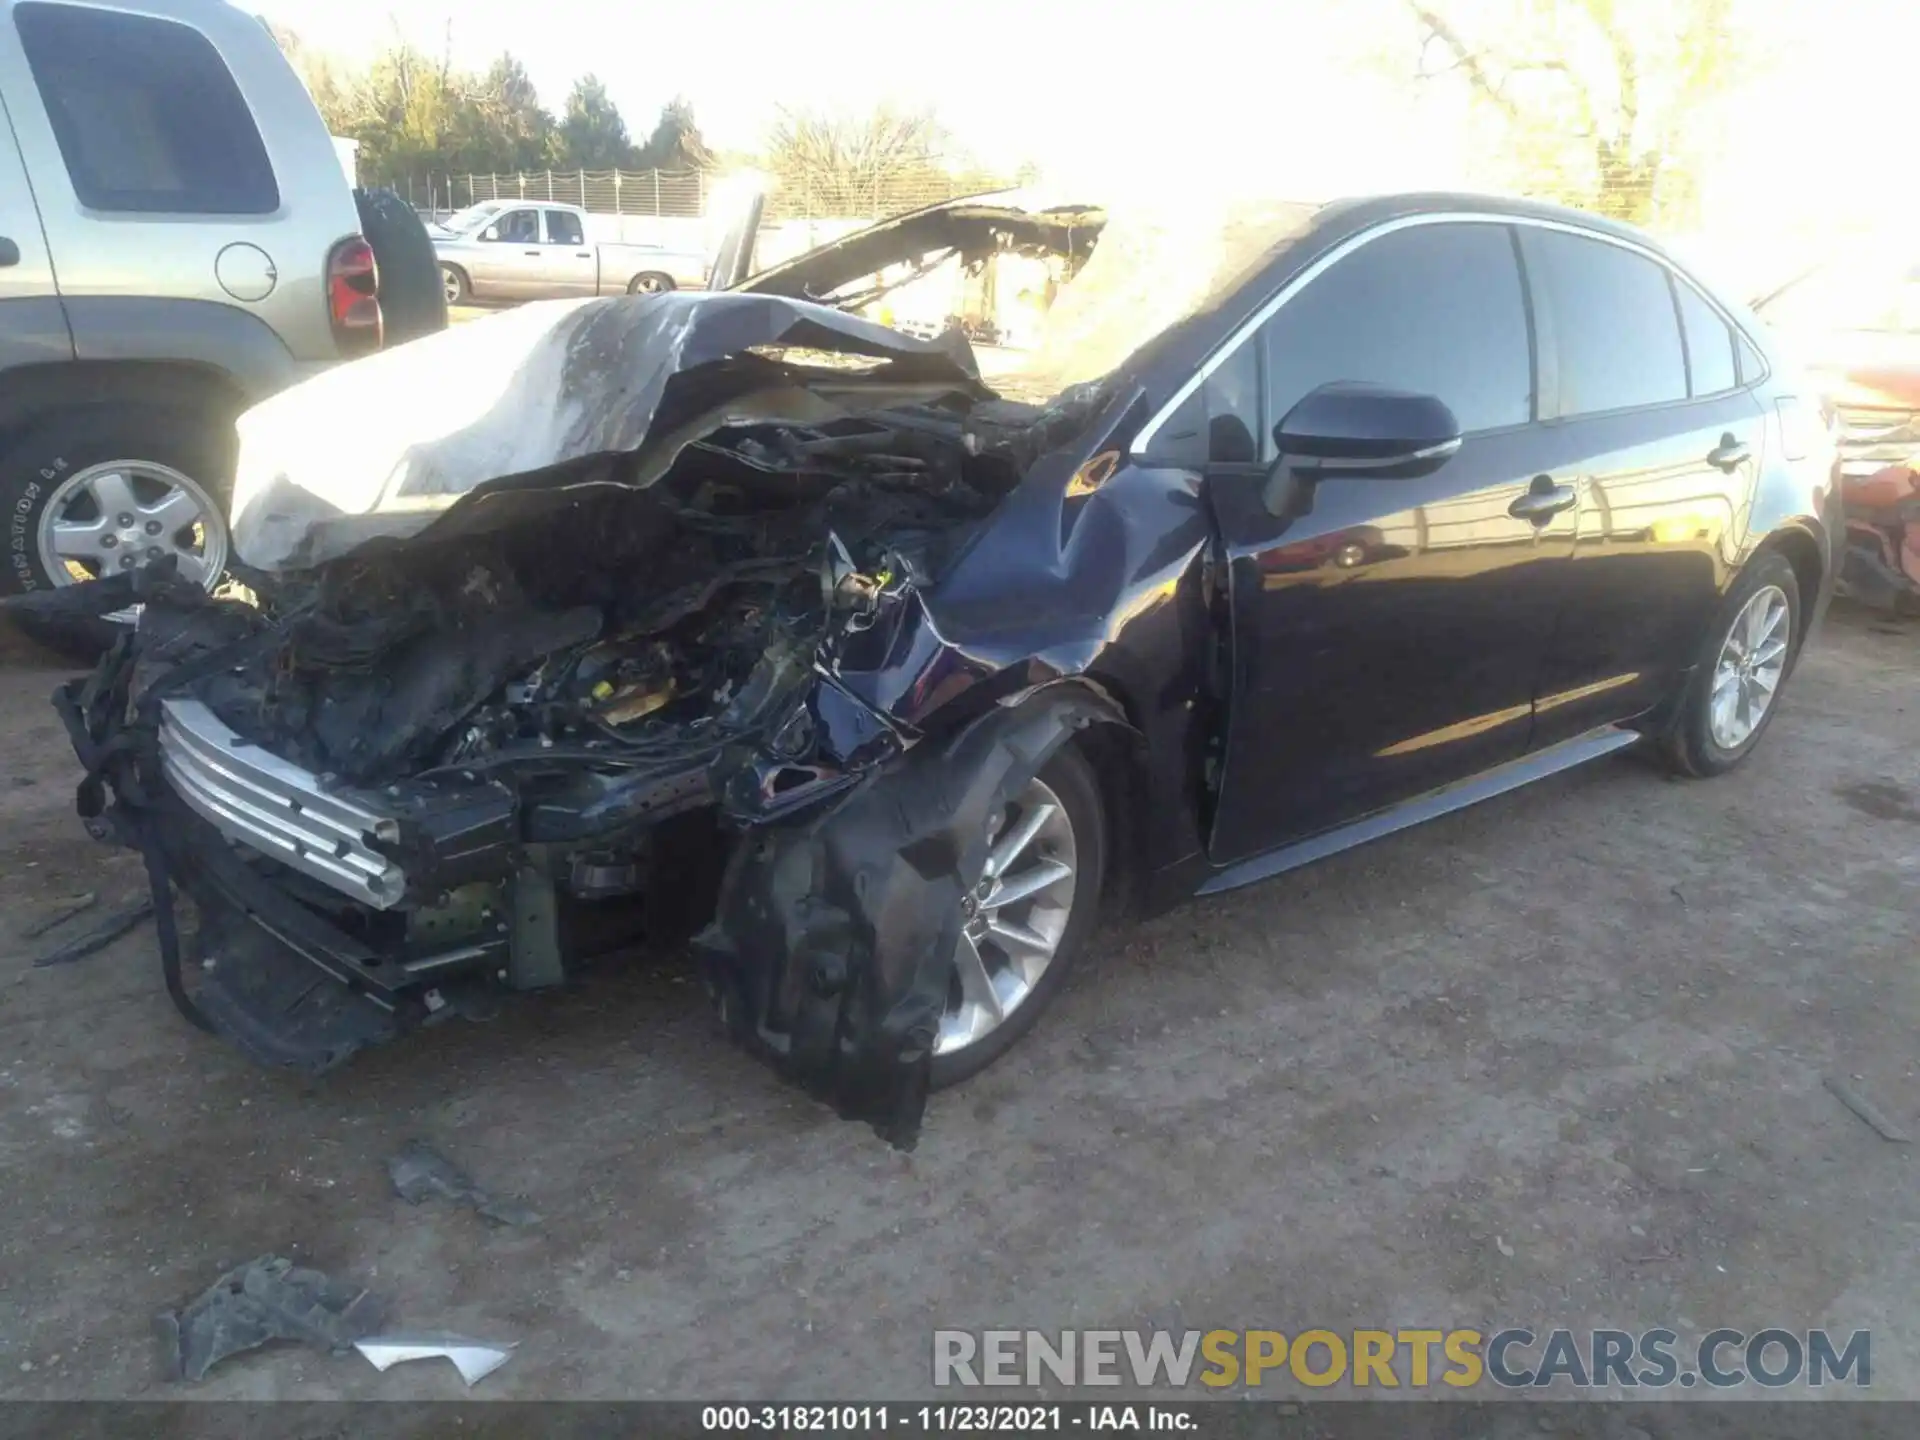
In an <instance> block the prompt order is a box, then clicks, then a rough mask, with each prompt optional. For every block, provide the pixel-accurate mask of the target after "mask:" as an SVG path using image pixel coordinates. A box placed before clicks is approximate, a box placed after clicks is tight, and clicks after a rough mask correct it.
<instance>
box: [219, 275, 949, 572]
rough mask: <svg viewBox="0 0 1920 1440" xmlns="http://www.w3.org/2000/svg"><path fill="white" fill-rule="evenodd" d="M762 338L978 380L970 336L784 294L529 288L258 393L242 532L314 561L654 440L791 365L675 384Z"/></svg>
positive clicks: (945, 377)
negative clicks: (509, 301) (906, 330)
mask: <svg viewBox="0 0 1920 1440" xmlns="http://www.w3.org/2000/svg"><path fill="white" fill-rule="evenodd" d="M756 347H797V348H802V349H807V350H816V351H823V352H827V353H830V354H836V355H844V356H862V357H868V358H870V359H874V360H880V361H886V362H890V363H889V364H888V365H887V366H886V367H885V370H884V374H885V377H886V378H888V379H890V380H895V381H898V382H901V383H910V382H929V381H931V382H939V383H942V384H947V385H951V386H954V387H958V388H961V389H968V388H974V387H977V382H978V373H979V372H978V369H977V367H976V366H975V365H974V362H973V357H972V355H971V353H970V352H969V351H968V350H967V348H966V343H965V341H964V340H963V339H959V338H958V337H952V338H949V339H945V340H942V341H938V342H931V341H925V340H916V339H914V338H913V337H911V336H908V335H903V334H901V333H900V332H899V331H897V330H890V329H888V328H887V327H885V326H883V325H877V324H875V323H873V322H872V321H869V320H862V319H860V318H858V317H856V316H853V315H848V314H846V313H844V312H842V311H839V310H834V309H831V308H829V307H827V306H823V305H815V304H810V303H808V302H806V301H802V300H793V299H788V298H785V297H781V296H774V295H736V294H719V295H715V294H702V293H677V292H676V293H673V294H668V295H657V296H649V297H647V298H645V299H635V298H631V297H615V298H610V299H600V300H581V301H548V302H544V303H541V304H535V305H527V306H523V307H521V308H519V309H517V310H512V311H505V312H502V313H500V314H496V315H491V316H488V317H486V318H485V319H482V320H478V321H475V322H473V323H471V324H468V325H462V326H460V327H458V328H457V329H455V330H448V331H444V332H442V333H441V334H439V335H431V336H427V337H425V338H424V339H421V340H417V341H415V342H413V343H412V344H409V345H403V346H400V347H398V348H396V349H393V350H387V351H382V352H381V353H380V354H378V355H373V356H369V357H368V358H366V359H365V360H362V361H360V362H358V363H356V364H353V365H346V366H341V367H339V368H338V369H335V370H331V371H328V372H326V373H324V374H322V375H320V376H317V377H315V378H314V379H312V380H309V381H307V382H306V383H304V384H302V385H298V386H296V387H294V388H293V389H291V390H288V391H285V392H283V393H282V394H280V395H277V396H275V397H273V398H272V399H270V400H268V401H266V402H264V403H263V404H260V405H257V406H255V407H254V408H253V409H251V410H249V411H248V412H247V413H246V414H245V415H243V416H242V417H241V418H240V421H239V427H238V428H239V434H240V459H239V466H238V471H237V473H236V475H235V479H234V492H233V504H232V525H233V537H234V544H235V548H236V550H237V551H238V553H239V555H240V557H241V559H242V560H244V561H245V562H246V564H247V565H249V566H251V567H252V568H253V569H255V570H258V571H264V572H275V571H283V570H292V569H301V568H306V567H310V566H314V565H318V564H321V563H323V562H325V561H328V560H332V559H335V558H338V557H339V556H341V555H344V554H347V553H349V552H351V551H352V550H355V549H357V548H359V547H360V546H362V545H365V544H367V543H368V542H370V541H372V540H375V539H389V540H391V539H399V538H404V537H407V536H411V535H417V534H419V533H420V532H422V531H423V530H426V529H427V528H428V527H429V526H431V525H433V524H434V523H435V522H436V521H437V520H438V519H439V518H440V517H441V516H442V515H443V514H444V513H445V512H447V511H448V510H449V509H451V508H452V507H453V506H455V504H456V503H458V502H460V501H461V500H463V499H465V498H466V497H469V496H472V495H474V494H476V493H477V492H480V491H482V490H483V489H494V488H504V487H510V486H511V485H512V484H513V482H514V481H516V480H517V479H519V478H521V477H528V476H534V475H543V476H544V475H546V474H547V473H548V472H553V471H556V470H558V469H561V468H562V467H577V466H582V465H583V464H584V463H585V462H588V461H591V460H594V459H596V458H605V457H608V456H614V455H622V454H627V453H630V452H633V451H636V450H639V449H640V448H641V447H642V446H643V445H644V444H645V443H646V441H647V440H648V438H649V437H650V436H652V435H654V434H655V433H656V432H657V431H659V430H664V429H668V428H671V427H673V426H675V425H678V424H680V423H681V422H683V421H684V420H685V419H687V418H689V416H690V415H693V414H698V413H700V412H701V411H706V410H711V409H713V408H714V407H715V406H723V405H724V404H725V403H726V402H727V401H728V400H730V399H733V398H737V397H738V396H740V395H744V394H747V393H749V392H750V391H752V390H754V389H757V388H761V387H763V386H764V385H765V384H766V383H767V381H768V379H769V378H770V377H772V376H776V375H778V374H781V373H785V372H783V371H781V370H780V368H779V367H777V366H774V365H772V364H771V363H770V362H769V363H765V364H760V365H753V364H746V365H742V366H740V367H738V368H737V369H736V370H733V371H727V370H725V369H724V367H723V368H722V369H721V370H719V371H714V372H711V373H709V374H707V375H705V376H704V377H702V378H701V380H700V381H699V382H698V383H696V384H694V385H692V386H691V387H688V386H678V387H677V386H675V384H674V382H675V380H676V379H677V378H679V377H683V376H686V375H687V374H688V372H692V371H698V370H701V369H702V368H703V367H713V366H715V365H716V364H717V362H720V361H724V360H727V359H729V358H730V357H741V356H747V355H748V352H749V351H751V350H753V349H754V348H756ZM981 393H984V392H981ZM343 417H351V423H343ZM559 478H562V479H572V480H578V479H581V478H583V476H582V475H580V474H577V473H576V474H571V475H568V476H565V477H559Z"/></svg>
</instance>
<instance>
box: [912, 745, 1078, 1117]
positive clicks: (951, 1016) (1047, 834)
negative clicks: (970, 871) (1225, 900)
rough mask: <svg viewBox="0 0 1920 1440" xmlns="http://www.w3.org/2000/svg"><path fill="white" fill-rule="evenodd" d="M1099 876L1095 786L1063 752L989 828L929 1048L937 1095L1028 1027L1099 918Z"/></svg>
mask: <svg viewBox="0 0 1920 1440" xmlns="http://www.w3.org/2000/svg"><path fill="white" fill-rule="evenodd" d="M1105 878H1106V818H1105V815H1104V813H1103V810H1102V807H1101V803H1100V790H1099V783H1098V780H1097V779H1096V777H1095V775H1094V772H1093V768H1092V766H1090V765H1089V764H1088V763H1087V762H1086V760H1085V759H1084V758H1083V757H1082V756H1081V754H1080V752H1079V751H1078V750H1076V749H1074V748H1073V747H1072V746H1067V747H1065V748H1063V749H1061V750H1060V751H1059V752H1058V753H1056V754H1055V755H1054V757H1053V758H1052V759H1051V760H1049V761H1048V762H1047V763H1046V765H1045V766H1043V767H1042V768H1041V770H1040V773H1039V774H1037V775H1036V776H1034V778H1033V779H1032V780H1030V781H1028V782H1027V784H1026V785H1025V786H1023V787H1022V788H1021V790H1020V791H1019V793H1017V794H1016V795H1015V796H1014V797H1013V798H1012V799H1011V800H1009V801H1008V803H1007V804H1006V805H1004V806H1003V807H1002V808H1001V809H1000V810H999V812H998V813H996V814H995V815H994V817H993V819H992V822H991V824H990V826H989V846H988V860H987V868H986V873H985V874H984V875H983V876H982V877H981V879H980V882H979V884H978V885H977V886H976V887H975V889H974V892H973V893H972V894H971V895H970V896H968V897H967V899H966V901H965V902H964V903H963V912H962V921H961V932H960V943H959V945H958V946H957V947H956V948H955V951H954V959H953V974H952V977H951V979H950V981H949V984H948V992H947V1003H946V1009H945V1011H944V1013H943V1014H942V1015H941V1018H940V1031H939V1036H938V1038H937V1039H936V1040H935V1042H934V1053H933V1074H932V1082H933V1085H934V1087H935V1088H936V1089H937V1088H940V1087H942V1086H947V1085H955V1084H958V1083H959V1082H960V1081H962V1080H966V1079H969V1078H971V1077H972V1076H974V1075H977V1074H979V1073H980V1071H982V1070H984V1069H986V1067H987V1066H989V1065H991V1064H992V1063H993V1062H994V1061H996V1060H998V1059H999V1058H1000V1057H1001V1056H1002V1055H1004V1054H1006V1052H1007V1051H1008V1050H1009V1049H1011V1048H1012V1046H1013V1044H1014V1042H1016V1041H1017V1040H1019V1039H1020V1037H1021V1036H1022V1035H1024V1034H1026V1033H1027V1031H1029V1030H1030V1029H1032V1028H1033V1026H1034V1023H1035V1022H1036V1021H1037V1020H1039V1018H1040V1012H1041V1011H1043V1010H1044V1009H1046V1007H1047V1006H1048V1005H1049V1004H1051V1003H1052V1001H1053V999H1054V997H1055V996H1056V995H1058V994H1059V992H1060V989H1061V987H1062V986H1063V985H1064V984H1065V983H1066V979H1067V972H1068V971H1069V970H1070V969H1071V967H1072V965H1073V962H1074V959H1075V957H1076V956H1077V954H1078V953H1079V950H1080V948H1081V946H1082V945H1083V944H1084V942H1085V940H1086V937H1087V935H1088V934H1089V933H1090V932H1091V931H1092V929H1093V927H1094V925H1095V924H1096V923H1097V921H1098V911H1099V904H1100V890H1101V886H1102V884H1103V882H1104V880H1105Z"/></svg>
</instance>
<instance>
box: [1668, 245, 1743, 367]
mask: <svg viewBox="0 0 1920 1440" xmlns="http://www.w3.org/2000/svg"><path fill="white" fill-rule="evenodd" d="M1673 293H1674V297H1675V299H1676V300H1677V301H1678V302H1679V305H1680V326H1681V329H1682V330H1684V331H1685V333H1686V337H1687V374H1688V379H1689V381H1690V383H1691V385H1692V390H1693V393H1694V394H1695V395H1718V394H1719V393H1720V392H1721V391H1723V390H1731V389H1733V388H1734V386H1736V385H1738V384H1739V383H1740V380H1739V372H1738V371H1737V370H1736V368H1735V365H1734V358H1733V353H1734V352H1733V331H1732V330H1731V329H1730V328H1729V327H1728V325H1727V322H1726V321H1724V320H1722V319H1721V318H1720V316H1719V313H1718V312H1717V311H1715V310H1714V308H1713V307H1712V306H1711V305H1709V304H1708V303H1707V302H1706V300H1705V298H1704V297H1703V296H1702V295H1701V294H1700V292H1699V291H1698V290H1695V289H1694V288H1693V287H1692V286H1691V285H1689V284H1687V282H1686V281H1684V280H1682V279H1680V277H1679V276H1677V275H1676V276H1675V277H1674V278H1673Z"/></svg>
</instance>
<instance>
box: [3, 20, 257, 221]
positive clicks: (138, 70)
mask: <svg viewBox="0 0 1920 1440" xmlns="http://www.w3.org/2000/svg"><path fill="white" fill-rule="evenodd" d="M13 16H14V24H15V25H16V26H17V27H18V28H19V31H20V43H21V46H22V48H23V49H24V50H25V51H26V55H27V62H28V64H29V65H31V66H32V68H33V79H34V84H35V85H37V86H38V87H39V90H40V98H41V100H42V101H43V102H44V103H45V105H46V107H47V117H48V119H49V120H50V121H52V123H53V133H54V138H55V139H56V140H58V141H59V144H60V154H61V157H62V158H63V159H64V160H65V161H66V164H67V174H68V175H69V176H70V177H71V178H72V180H73V189H74V194H75V195H77V196H78V197H79V200H80V203H81V204H82V205H85V206H86V207H87V208H88V209H91V210H106V211H117V212H124V213H134V214H163V215H266V214H271V213H272V212H273V211H275V210H278V209H279V208H280V191H279V187H278V186H277V185H276V184H275V183H274V177H273V167H272V165H271V164H270V163H269V162H268V160H267V152H266V147H265V146H264V145H262V144H261V141H260V132H259V130H258V129H257V128H256V127H255V126H254V123H253V114H252V112H251V111H249V110H248V109H247V103H246V101H245V100H243V99H242V98H241V96H240V89H239V87H238V86H237V85H235V84H234V80H233V75H232V73H231V72H230V71H228V69H227V66H226V62H225V61H223V60H222V59H221V58H220V54H219V52H218V51H216V50H215V49H214V48H213V46H212V45H211V44H210V43H209V42H208V41H207V38H206V37H205V36H204V35H202V34H200V32H199V31H197V30H194V29H192V28H190V27H189V26H186V25H181V24H177V23H175V22H174V21H171V20H156V19H154V18H152V17H151V16H146V15H126V14H122V13H120V12H118V11H112V10H90V9H87V8H86V7H84V6H80V5H55V4H46V3H28V4H23V5H18V6H16V7H15V8H14V12H13Z"/></svg>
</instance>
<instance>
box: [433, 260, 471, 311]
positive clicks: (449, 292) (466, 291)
mask: <svg viewBox="0 0 1920 1440" xmlns="http://www.w3.org/2000/svg"><path fill="white" fill-rule="evenodd" d="M440 291H441V293H442V294H443V295H445V296H446V297H447V304H449V305H464V304H466V303H467V301H468V300H470V299H471V298H472V297H473V287H472V286H470V285H469V284H467V276H466V272H465V271H463V270H461V268H460V267H459V266H458V265H442V266H441V267H440Z"/></svg>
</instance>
